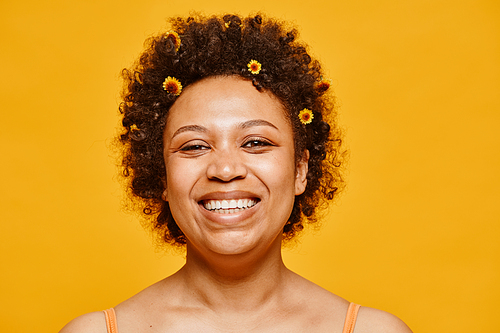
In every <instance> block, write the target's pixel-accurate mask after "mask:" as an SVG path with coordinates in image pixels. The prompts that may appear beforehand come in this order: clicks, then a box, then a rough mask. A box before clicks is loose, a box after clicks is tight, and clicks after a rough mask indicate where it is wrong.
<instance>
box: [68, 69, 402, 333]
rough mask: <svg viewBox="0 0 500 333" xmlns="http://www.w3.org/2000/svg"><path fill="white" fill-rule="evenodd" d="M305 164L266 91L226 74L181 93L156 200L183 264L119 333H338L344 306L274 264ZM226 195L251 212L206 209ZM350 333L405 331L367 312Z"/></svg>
mask: <svg viewBox="0 0 500 333" xmlns="http://www.w3.org/2000/svg"><path fill="white" fill-rule="evenodd" d="M308 157H309V154H308V152H307V151H305V152H304V153H303V155H302V156H301V160H300V161H299V162H298V163H296V162H295V155H294V145H293V133H292V127H291V124H290V122H289V120H288V119H287V118H286V115H285V111H284V110H283V106H282V105H281V103H280V102H279V100H277V99H276V98H275V97H274V95H272V94H271V93H269V92H259V91H257V90H256V89H255V88H254V87H253V86H252V83H251V82H249V81H245V80H243V79H241V78H238V77H227V76H226V77H211V78H207V79H204V80H201V81H199V82H197V83H195V84H193V85H191V86H188V87H187V88H186V89H185V90H184V91H183V92H182V94H181V95H180V97H179V98H178V99H177V101H176V102H175V103H174V105H173V106H172V108H171V110H170V113H169V116H168V122H167V126H166V128H165V133H164V158H165V166H166V176H167V177H166V179H167V183H166V184H165V192H164V193H163V199H164V200H166V201H168V202H169V204H170V209H171V211H172V214H173V216H174V218H175V220H176V222H177V224H178V225H179V227H180V228H181V230H182V231H183V232H184V234H185V235H186V238H187V254H186V264H185V265H184V266H183V267H182V268H181V269H180V270H179V271H178V272H177V273H175V274H174V275H172V276H170V277H167V278H166V279H164V280H162V281H160V282H158V283H156V284H154V285H152V286H150V287H149V288H147V289H145V290H143V291H142V292H140V293H139V294H137V295H135V296H133V297H132V298H130V299H128V300H126V301H124V302H123V303H121V304H119V305H117V306H116V307H115V310H116V314H117V322H118V329H119V332H120V333H136V332H162V333H166V332H197V333H199V332H206V333H210V332H287V333H291V332H339V333H340V332H342V328H343V324H344V319H345V315H346V312H347V307H348V305H349V302H347V301H346V300H344V299H342V298H341V297H338V296H336V295H334V294H332V293H330V292H329V291H327V290H325V289H323V288H321V287H319V286H317V285H315V284H314V283H312V282H310V281H308V280H306V279H304V278H302V277H300V276H298V275H297V274H295V273H293V272H292V271H290V270H288V269H287V268H286V267H285V265H284V263H283V260H282V257H281V241H282V238H281V232H282V230H283V226H284V224H285V223H286V221H287V219H288V217H289V216H290V213H291V211H292V207H293V202H294V197H295V196H296V195H299V194H301V193H303V192H304V190H305V188H306V186H307V180H306V175H307V161H308ZM222 200H227V201H228V202H229V201H230V200H235V201H238V200H241V202H249V201H250V200H252V201H253V202H252V203H254V205H252V203H251V204H250V205H249V206H250V207H249V208H245V209H238V210H232V212H231V213H226V214H221V213H219V212H217V211H213V210H212V209H211V207H210V206H207V203H210V202H212V203H213V202H217V201H219V202H222ZM245 200H246V201H245ZM207 207H208V209H207ZM66 332H82V333H88V332H95V333H101V332H102V333H105V332H106V325H105V321H104V315H103V313H102V312H94V313H89V314H86V315H83V316H81V317H78V318H76V319H75V320H73V321H72V322H70V323H69V324H68V325H66V326H65V327H64V328H63V329H62V331H61V333H66ZM355 332H356V333H362V332H384V333H391V332H401V333H404V332H411V331H410V329H409V328H408V327H407V326H406V325H405V324H404V323H403V322H402V321H401V320H399V319H398V318H396V317H394V316H393V315H391V314H388V313H386V312H383V311H380V310H376V309H371V308H366V307H362V308H361V309H360V312H359V316H358V320H357V323H356V328H355Z"/></svg>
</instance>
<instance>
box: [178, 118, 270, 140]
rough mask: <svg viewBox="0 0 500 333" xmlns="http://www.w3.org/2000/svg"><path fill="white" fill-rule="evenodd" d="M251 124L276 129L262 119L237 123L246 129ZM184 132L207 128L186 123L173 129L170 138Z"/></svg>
mask: <svg viewBox="0 0 500 333" xmlns="http://www.w3.org/2000/svg"><path fill="white" fill-rule="evenodd" d="M253 126H269V127H272V128H275V129H278V128H277V127H276V126H274V125H273V124H272V123H270V122H268V121H267V120H264V119H252V120H248V121H245V122H242V123H240V124H239V125H238V127H239V128H240V129H246V128H249V127H253ZM184 132H200V133H207V132H208V129H207V128H206V127H203V126H200V125H186V126H182V127H180V128H179V129H177V131H175V133H174V135H172V139H173V138H175V137H176V136H177V135H179V134H181V133H184Z"/></svg>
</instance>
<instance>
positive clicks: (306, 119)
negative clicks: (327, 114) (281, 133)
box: [299, 109, 314, 125]
mask: <svg viewBox="0 0 500 333" xmlns="http://www.w3.org/2000/svg"><path fill="white" fill-rule="evenodd" d="M299 119H300V122H301V123H302V124H304V125H307V124H310V123H312V121H313V119H314V115H313V113H312V111H311V110H309V109H303V110H302V111H300V113H299Z"/></svg>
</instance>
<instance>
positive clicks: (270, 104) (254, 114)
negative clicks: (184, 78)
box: [166, 76, 288, 130]
mask: <svg viewBox="0 0 500 333" xmlns="http://www.w3.org/2000/svg"><path fill="white" fill-rule="evenodd" d="M228 118H232V119H233V120H234V121H235V122H237V121H238V122H242V121H243V122H244V121H247V120H249V119H264V120H266V121H269V122H271V123H273V122H278V123H282V122H283V121H286V122H287V123H288V117H287V116H286V112H285V110H284V108H283V105H282V103H281V102H280V100H279V99H278V98H277V97H276V96H274V95H273V94H272V93H270V92H268V91H258V90H257V89H256V88H255V87H254V86H253V85H252V82H251V81H248V80H244V79H242V78H239V77H237V76H218V77H210V78H206V79H203V80H201V81H198V82H196V83H194V84H192V85H190V86H188V87H186V89H184V90H183V92H182V94H181V95H180V96H179V98H178V99H177V101H176V102H175V103H174V104H173V106H172V107H171V108H170V111H169V116H168V121H167V129H166V130H168V127H170V129H174V128H175V127H178V126H182V124H184V123H186V122H193V121H209V120H214V119H218V120H222V119H225V120H227V119H228Z"/></svg>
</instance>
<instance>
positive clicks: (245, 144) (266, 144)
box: [243, 139, 272, 148]
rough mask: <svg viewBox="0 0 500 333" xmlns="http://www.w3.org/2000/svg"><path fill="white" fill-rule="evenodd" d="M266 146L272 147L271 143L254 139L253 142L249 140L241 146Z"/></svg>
mask: <svg viewBox="0 0 500 333" xmlns="http://www.w3.org/2000/svg"><path fill="white" fill-rule="evenodd" d="M266 146H272V143H271V142H269V141H267V140H262V139H258V140H257V139H254V140H249V141H247V142H245V143H244V144H243V147H244V148H260V147H266Z"/></svg>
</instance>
